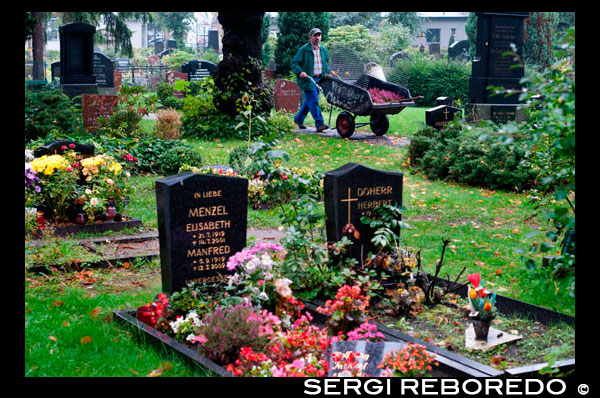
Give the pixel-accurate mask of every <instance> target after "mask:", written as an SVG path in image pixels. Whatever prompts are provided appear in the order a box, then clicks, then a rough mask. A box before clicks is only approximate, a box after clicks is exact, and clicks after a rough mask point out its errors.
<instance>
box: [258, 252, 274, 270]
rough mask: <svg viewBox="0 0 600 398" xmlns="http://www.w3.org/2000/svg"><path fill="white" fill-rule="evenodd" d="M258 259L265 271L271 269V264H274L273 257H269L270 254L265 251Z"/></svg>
mask: <svg viewBox="0 0 600 398" xmlns="http://www.w3.org/2000/svg"><path fill="white" fill-rule="evenodd" d="M260 261H261V263H262V265H263V269H264V270H265V271H270V270H272V269H273V264H274V261H273V259H272V258H271V256H270V255H269V254H267V253H264V254H263V255H262V256H261V257H260Z"/></svg>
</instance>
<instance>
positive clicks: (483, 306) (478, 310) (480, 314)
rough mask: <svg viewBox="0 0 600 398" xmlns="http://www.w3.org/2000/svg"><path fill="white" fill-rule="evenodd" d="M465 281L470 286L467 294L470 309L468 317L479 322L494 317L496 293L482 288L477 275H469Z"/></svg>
mask: <svg viewBox="0 0 600 398" xmlns="http://www.w3.org/2000/svg"><path fill="white" fill-rule="evenodd" d="M467 279H468V280H469V282H471V285H472V287H471V288H470V289H469V292H468V296H469V297H468V298H469V305H470V307H471V313H470V314H469V317H471V318H476V319H480V320H486V319H491V318H493V317H494V315H495V314H494V312H495V307H494V304H495V303H496V293H492V292H490V291H489V290H487V289H485V288H484V282H483V281H482V280H481V276H480V275H479V273H475V274H469V275H467Z"/></svg>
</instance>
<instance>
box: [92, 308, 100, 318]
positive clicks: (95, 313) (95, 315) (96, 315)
mask: <svg viewBox="0 0 600 398" xmlns="http://www.w3.org/2000/svg"><path fill="white" fill-rule="evenodd" d="M99 312H100V307H97V308H94V309H93V310H92V312H90V318H92V319H96V318H97V317H98V313H99Z"/></svg>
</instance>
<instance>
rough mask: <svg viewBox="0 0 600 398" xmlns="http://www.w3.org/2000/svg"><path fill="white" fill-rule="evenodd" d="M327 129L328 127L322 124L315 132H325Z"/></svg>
mask: <svg viewBox="0 0 600 398" xmlns="http://www.w3.org/2000/svg"><path fill="white" fill-rule="evenodd" d="M328 128H329V126H328V125H326V124H322V125H320V126H319V127H317V131H318V132H321V131H325V130H327V129H328Z"/></svg>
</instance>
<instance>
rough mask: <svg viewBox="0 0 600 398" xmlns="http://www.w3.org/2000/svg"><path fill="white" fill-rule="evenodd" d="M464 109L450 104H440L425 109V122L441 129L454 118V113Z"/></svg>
mask: <svg viewBox="0 0 600 398" xmlns="http://www.w3.org/2000/svg"><path fill="white" fill-rule="evenodd" d="M461 111H462V109H460V108H455V107H453V106H448V105H439V106H436V107H435V108H431V109H428V110H426V111H425V124H427V125H428V126H431V127H435V128H436V129H438V130H440V129H442V128H443V127H444V126H445V125H447V124H448V123H450V122H452V120H453V119H454V114H455V113H457V112H461Z"/></svg>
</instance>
